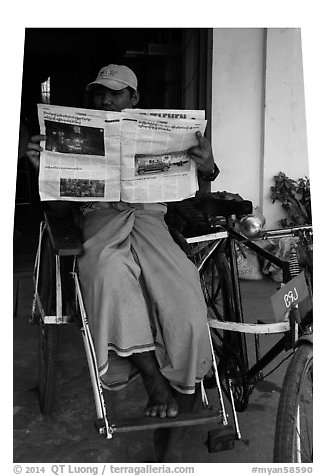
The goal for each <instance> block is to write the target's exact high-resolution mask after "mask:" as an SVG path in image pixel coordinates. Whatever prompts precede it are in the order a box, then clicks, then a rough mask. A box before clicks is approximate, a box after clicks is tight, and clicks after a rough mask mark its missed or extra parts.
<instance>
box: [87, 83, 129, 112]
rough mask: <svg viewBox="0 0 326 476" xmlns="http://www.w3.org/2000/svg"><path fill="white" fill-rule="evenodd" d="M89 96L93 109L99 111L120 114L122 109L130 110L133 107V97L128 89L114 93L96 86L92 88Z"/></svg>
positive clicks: (111, 90) (103, 87)
mask: <svg viewBox="0 0 326 476" xmlns="http://www.w3.org/2000/svg"><path fill="white" fill-rule="evenodd" d="M91 94H92V99H93V105H94V108H95V109H99V110H101V111H116V112H121V111H122V109H126V108H132V107H133V105H134V100H133V95H132V93H131V92H130V90H129V89H128V88H124V89H120V90H119V91H115V90H114V89H109V88H106V87H105V86H101V85H96V86H94V87H93V88H92V91H91Z"/></svg>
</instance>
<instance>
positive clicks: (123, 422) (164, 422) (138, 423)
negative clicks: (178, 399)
mask: <svg viewBox="0 0 326 476" xmlns="http://www.w3.org/2000/svg"><path fill="white" fill-rule="evenodd" d="M209 423H216V424H221V423H222V415H221V412H220V411H217V410H216V409H215V408H212V409H205V410H202V411H201V412H199V413H183V414H181V415H177V416H176V417H175V418H158V417H157V418H156V417H155V418H153V417H137V418H126V419H118V420H115V421H114V424H113V423H111V425H109V426H110V429H112V433H122V432H129V431H140V430H154V429H156V428H170V427H178V426H195V425H205V424H209ZM96 427H97V428H98V425H96Z"/></svg>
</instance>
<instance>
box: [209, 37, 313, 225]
mask: <svg viewBox="0 0 326 476" xmlns="http://www.w3.org/2000/svg"><path fill="white" fill-rule="evenodd" d="M266 65H267V67H266ZM265 101H266V108H265V107H264V106H265ZM304 118H305V112H304V95H303V77H302V62H301V43H300V31H299V30H297V29H272V30H270V29H268V30H265V29H259V28H238V29H229V28H222V29H215V30H214V32H213V74H212V146H213V151H214V156H215V160H216V162H217V164H218V165H219V167H220V169H221V174H220V176H219V179H218V180H216V182H215V183H214V184H213V187H214V188H213V190H227V191H230V192H234V193H239V194H240V195H242V196H243V197H244V198H246V199H249V200H252V201H253V203H254V205H259V206H260V207H261V208H262V211H263V213H264V215H265V217H266V219H267V227H268V228H273V227H275V226H277V222H278V220H279V219H280V218H282V216H283V212H282V210H281V208H280V206H279V205H277V204H274V205H273V204H272V202H271V200H270V186H271V185H272V182H273V176H274V175H276V174H277V173H278V172H280V171H283V172H285V173H286V174H287V175H289V176H290V177H291V178H298V177H299V176H303V175H308V160H307V147H306V132H305V120H304Z"/></svg>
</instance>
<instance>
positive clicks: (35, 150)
mask: <svg viewBox="0 0 326 476" xmlns="http://www.w3.org/2000/svg"><path fill="white" fill-rule="evenodd" d="M45 140H46V136H44V135H36V136H32V137H31V138H30V140H29V142H28V144H27V147H26V149H27V151H26V155H27V157H28V158H29V160H30V161H31V163H32V164H33V166H34V167H35V169H36V170H37V171H38V170H39V167H40V152H42V150H43V147H41V146H40V142H41V141H45Z"/></svg>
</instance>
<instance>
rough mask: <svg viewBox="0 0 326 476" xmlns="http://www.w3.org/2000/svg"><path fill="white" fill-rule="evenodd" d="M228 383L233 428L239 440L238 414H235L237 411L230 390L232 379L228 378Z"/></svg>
mask: <svg viewBox="0 0 326 476" xmlns="http://www.w3.org/2000/svg"><path fill="white" fill-rule="evenodd" d="M228 384H229V392H230V400H231V407H232V414H233V420H234V425H235V430H236V432H237V437H238V440H241V433H240V427H239V422H238V416H237V412H236V409H235V405H234V398H233V392H232V380H231V379H230V378H229V379H228Z"/></svg>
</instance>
